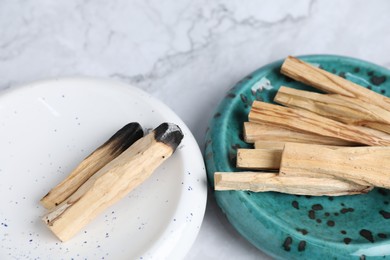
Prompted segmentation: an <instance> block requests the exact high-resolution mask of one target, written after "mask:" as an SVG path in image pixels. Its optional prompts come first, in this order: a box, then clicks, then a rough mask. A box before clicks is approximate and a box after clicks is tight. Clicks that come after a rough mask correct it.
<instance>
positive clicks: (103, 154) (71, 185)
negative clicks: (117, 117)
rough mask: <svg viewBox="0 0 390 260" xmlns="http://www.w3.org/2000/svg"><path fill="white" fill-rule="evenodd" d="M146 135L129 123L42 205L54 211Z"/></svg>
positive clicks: (45, 198) (135, 125)
mask: <svg viewBox="0 0 390 260" xmlns="http://www.w3.org/2000/svg"><path fill="white" fill-rule="evenodd" d="M143 135H144V133H143V130H142V128H141V126H140V124H138V123H129V124H127V125H125V126H124V127H123V128H121V129H120V130H118V131H117V132H116V133H115V134H114V135H113V136H112V137H111V138H110V139H108V140H107V141H106V142H105V143H104V144H103V145H101V146H100V147H99V148H97V149H96V150H95V151H94V152H92V153H91V154H90V155H89V156H88V157H86V158H85V159H84V160H83V161H82V162H81V163H80V164H79V165H78V166H77V167H76V169H74V170H73V171H72V172H71V173H70V174H69V176H68V177H67V178H66V179H64V180H63V181H62V182H61V183H59V184H58V185H57V186H56V187H54V188H53V189H51V190H50V191H49V192H48V193H47V194H46V195H45V196H44V197H43V198H42V199H41V203H42V205H43V206H44V207H45V208H47V209H52V208H54V207H55V206H57V205H59V204H60V203H61V202H63V201H64V200H65V199H66V198H68V197H69V196H70V195H71V194H73V193H74V192H75V191H76V190H77V189H78V188H79V187H80V186H81V185H82V184H83V183H84V182H86V181H87V180H88V179H89V178H90V177H91V176H92V175H93V174H95V173H96V172H97V171H98V170H100V169H101V168H102V167H103V166H104V165H106V164H107V163H109V162H110V161H112V160H113V159H114V158H116V157H117V156H118V155H120V154H121V153H122V152H123V151H125V150H126V149H127V148H129V147H130V146H131V145H132V144H133V143H134V142H135V141H137V140H138V139H140V138H141V137H142V136H143Z"/></svg>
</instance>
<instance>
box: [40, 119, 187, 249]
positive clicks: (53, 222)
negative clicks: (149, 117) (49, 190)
mask: <svg viewBox="0 0 390 260" xmlns="http://www.w3.org/2000/svg"><path fill="white" fill-rule="evenodd" d="M182 138H183V133H182V132H181V130H180V128H179V127H178V126H177V125H174V124H168V123H163V124H161V125H160V126H158V127H157V128H156V129H154V130H153V131H152V132H151V133H149V134H148V135H146V136H145V137H143V138H141V139H139V140H138V141H136V142H135V143H134V144H133V145H132V146H130V147H129V148H128V149H127V150H126V151H124V152H123V153H121V154H120V155H119V156H118V157H116V158H115V159H114V160H112V161H111V162H110V163H108V164H107V165H106V166H104V167H103V168H102V169H100V170H99V171H98V172H97V173H95V174H94V175H93V176H91V178H89V179H88V181H86V182H85V183H84V184H83V185H82V186H81V187H80V188H79V189H78V190H77V191H76V192H75V193H74V194H72V195H71V196H70V197H69V198H68V199H67V200H66V201H64V202H63V203H61V204H60V205H58V206H57V207H56V208H54V209H53V210H52V211H51V212H49V213H48V214H47V215H45V216H44V217H43V220H44V221H45V223H46V224H47V226H48V227H49V228H50V229H51V231H52V232H53V233H54V234H55V235H56V236H57V237H58V238H59V239H60V240H61V241H66V240H68V239H70V238H71V237H72V236H74V235H75V234H76V233H77V232H78V231H80V229H82V228H83V227H84V226H85V225H87V224H88V223H89V222H90V221H91V220H92V219H93V218H95V217H96V216H97V215H98V214H99V213H101V212H102V211H104V210H105V209H106V208H107V207H109V206H111V205H113V204H114V203H115V202H117V201H119V200H120V199H122V198H123V197H125V196H126V195H127V194H128V193H129V192H130V191H131V190H133V189H134V188H135V187H137V186H138V185H139V184H141V183H142V182H144V181H145V180H146V179H147V178H148V177H150V175H151V174H152V173H153V171H154V170H155V169H156V168H157V167H158V166H159V165H160V164H161V163H163V162H164V161H165V160H167V159H168V158H169V157H170V156H171V155H172V153H173V152H174V151H175V150H176V148H177V146H178V145H179V144H180V142H181V140H182Z"/></svg>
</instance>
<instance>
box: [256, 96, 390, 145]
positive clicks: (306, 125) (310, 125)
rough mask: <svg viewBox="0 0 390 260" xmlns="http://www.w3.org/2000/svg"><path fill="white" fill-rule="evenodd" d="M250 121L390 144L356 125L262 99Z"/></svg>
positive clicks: (336, 136) (334, 136) (358, 140)
mask: <svg viewBox="0 0 390 260" xmlns="http://www.w3.org/2000/svg"><path fill="white" fill-rule="evenodd" d="M249 121H250V122H260V123H270V124H275V125H280V126H281V127H284V128H291V129H294V130H300V131H304V132H311V133H315V134H319V135H324V136H329V137H333V138H339V139H343V140H347V141H350V142H356V143H361V144H366V145H390V140H385V139H382V138H380V137H378V136H376V135H374V134H372V133H370V132H367V131H363V130H362V129H361V128H358V127H356V126H351V125H346V124H343V123H340V122H337V121H335V120H332V119H329V118H326V117H323V116H319V115H317V114H315V113H313V112H310V111H304V110H301V109H292V108H287V107H282V106H278V105H274V104H269V103H265V102H260V101H254V102H253V105H252V109H251V111H250V113H249Z"/></svg>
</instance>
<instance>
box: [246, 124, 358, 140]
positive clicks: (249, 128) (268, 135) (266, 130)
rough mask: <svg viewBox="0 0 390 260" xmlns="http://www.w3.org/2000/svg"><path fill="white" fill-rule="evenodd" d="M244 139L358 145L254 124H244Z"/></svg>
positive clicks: (273, 126) (277, 126)
mask: <svg viewBox="0 0 390 260" xmlns="http://www.w3.org/2000/svg"><path fill="white" fill-rule="evenodd" d="M244 139H245V141H246V142H247V143H254V142H256V141H278V142H297V143H312V144H326V145H340V146H342V145H344V146H353V145H356V144H357V143H355V142H350V141H345V140H341V139H339V138H334V137H328V136H322V135H318V134H315V133H309V132H302V131H301V132H299V131H296V130H293V129H288V128H286V127H281V126H280V125H272V124H269V123H264V122H259V120H257V122H256V123H254V122H245V123H244Z"/></svg>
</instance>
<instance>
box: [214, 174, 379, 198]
mask: <svg viewBox="0 0 390 260" xmlns="http://www.w3.org/2000/svg"><path fill="white" fill-rule="evenodd" d="M214 186H215V190H219V191H224V190H246V191H253V192H266V191H276V192H282V193H288V194H297V195H311V196H342V195H353V194H364V193H367V192H369V191H370V190H372V187H371V186H362V185H359V184H356V183H354V182H349V181H348V180H340V179H336V178H334V177H333V176H326V175H325V176H323V175H322V176H320V177H316V178H313V177H307V176H293V177H287V176H280V175H279V174H278V173H268V172H216V173H214Z"/></svg>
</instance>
